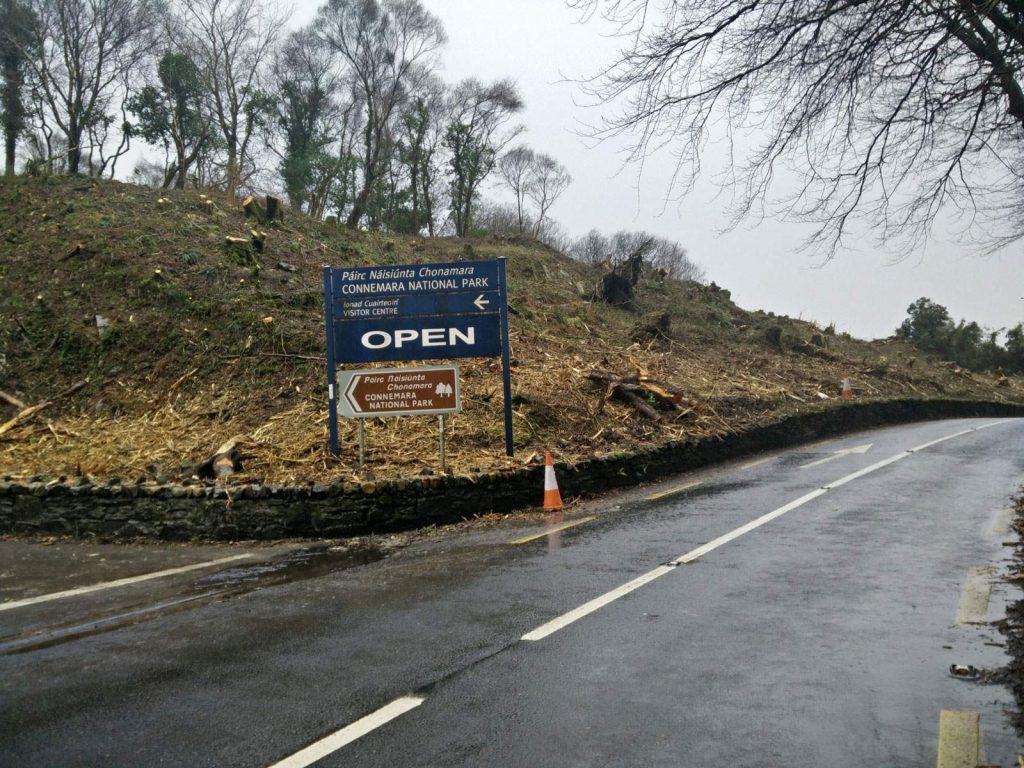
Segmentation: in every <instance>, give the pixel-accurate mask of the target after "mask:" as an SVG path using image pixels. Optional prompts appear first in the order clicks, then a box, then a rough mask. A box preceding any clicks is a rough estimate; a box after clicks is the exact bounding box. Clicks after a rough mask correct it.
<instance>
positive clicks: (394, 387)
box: [338, 365, 462, 419]
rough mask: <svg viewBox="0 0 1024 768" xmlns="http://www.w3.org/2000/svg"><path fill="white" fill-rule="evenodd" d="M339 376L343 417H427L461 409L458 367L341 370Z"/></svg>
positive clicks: (340, 405)
mask: <svg viewBox="0 0 1024 768" xmlns="http://www.w3.org/2000/svg"><path fill="white" fill-rule="evenodd" d="M339 377H340V381H339V386H338V388H339V390H340V391H341V397H340V398H339V399H338V409H339V410H340V411H341V415H342V416H348V417H350V418H357V419H359V418H368V417H372V416H425V415H428V414H431V413H457V412H458V411H460V410H462V403H461V401H460V399H459V369H458V368H457V367H455V366H451V365H449V366H417V367H415V368H377V369H374V370H364V371H341V372H340V373H339Z"/></svg>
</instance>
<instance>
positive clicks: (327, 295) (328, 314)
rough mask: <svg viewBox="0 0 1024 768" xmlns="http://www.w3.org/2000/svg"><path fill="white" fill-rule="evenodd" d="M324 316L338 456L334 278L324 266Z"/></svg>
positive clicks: (331, 425)
mask: <svg viewBox="0 0 1024 768" xmlns="http://www.w3.org/2000/svg"><path fill="white" fill-rule="evenodd" d="M324 317H325V319H326V322H327V424H328V429H329V432H330V449H331V455H332V456H334V457H335V458H337V456H338V453H339V449H338V401H337V397H338V379H337V371H336V370H335V369H336V368H337V364H336V361H335V359H334V349H335V348H334V279H333V278H332V276H331V268H330V267H324Z"/></svg>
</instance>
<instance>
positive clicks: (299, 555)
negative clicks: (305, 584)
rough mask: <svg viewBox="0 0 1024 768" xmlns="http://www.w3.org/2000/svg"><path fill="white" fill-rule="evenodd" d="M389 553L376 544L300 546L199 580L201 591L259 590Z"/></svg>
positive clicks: (308, 577) (373, 561)
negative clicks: (216, 589) (345, 546)
mask: <svg viewBox="0 0 1024 768" xmlns="http://www.w3.org/2000/svg"><path fill="white" fill-rule="evenodd" d="M384 556H385V552H384V551H383V550H381V549H378V548H377V547H374V546H363V547H353V548H349V549H341V548H333V547H317V548H308V549H297V550H295V551H294V552H289V553H288V554H286V555H283V556H281V557H277V558H274V559H273V560H266V561H263V562H258V563H245V564H242V565H235V566H232V567H231V568H225V569H224V570H222V571H217V572H216V573H210V574H207V575H206V576H203V577H202V578H200V579H198V580H197V581H196V582H195V588H196V589H197V590H200V591H206V590H209V589H214V588H219V589H231V590H235V589H242V590H248V589H256V588H257V587H263V586H267V585H269V584H282V583H286V582H293V581H303V580H305V579H315V578H317V577H318V576H326V575H327V574H329V573H334V572H335V571H343V570H347V569H349V568H357V567H359V566H361V565H369V564H370V563H375V562H377V561H378V560H383V559H384Z"/></svg>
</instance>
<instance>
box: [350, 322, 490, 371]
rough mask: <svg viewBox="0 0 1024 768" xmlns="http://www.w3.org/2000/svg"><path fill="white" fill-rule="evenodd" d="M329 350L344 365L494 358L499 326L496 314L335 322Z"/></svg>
mask: <svg viewBox="0 0 1024 768" xmlns="http://www.w3.org/2000/svg"><path fill="white" fill-rule="evenodd" d="M334 350H335V351H334V354H335V357H336V359H338V360H341V361H344V362H346V363H369V362H382V361H392V360H432V359H439V358H440V359H452V358H457V357H497V356H498V355H500V354H501V330H500V324H499V323H498V315H496V314H494V315H481V316H479V317H468V316H466V315H432V316H429V317H386V318H380V319H377V318H375V319H371V320H340V321H338V322H336V323H335V324H334Z"/></svg>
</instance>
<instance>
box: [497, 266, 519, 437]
mask: <svg viewBox="0 0 1024 768" xmlns="http://www.w3.org/2000/svg"><path fill="white" fill-rule="evenodd" d="M498 286H499V290H500V291H501V306H500V307H499V322H500V323H501V377H502V394H503V396H504V399H505V455H506V456H512V455H513V454H514V452H515V449H514V447H513V445H512V361H511V355H510V353H509V341H508V284H507V283H506V282H505V257H504V256H499V257H498Z"/></svg>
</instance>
